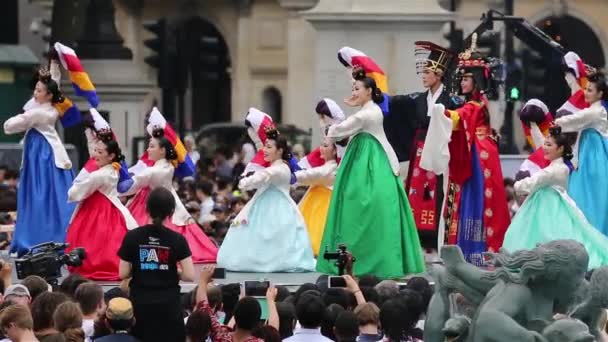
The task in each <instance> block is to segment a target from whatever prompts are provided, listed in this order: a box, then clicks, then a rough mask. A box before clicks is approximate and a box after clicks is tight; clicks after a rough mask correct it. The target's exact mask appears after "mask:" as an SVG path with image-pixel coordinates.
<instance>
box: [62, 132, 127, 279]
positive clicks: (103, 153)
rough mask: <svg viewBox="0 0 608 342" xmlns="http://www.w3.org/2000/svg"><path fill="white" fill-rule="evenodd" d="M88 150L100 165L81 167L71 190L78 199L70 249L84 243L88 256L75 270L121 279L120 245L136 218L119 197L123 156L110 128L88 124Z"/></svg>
mask: <svg viewBox="0 0 608 342" xmlns="http://www.w3.org/2000/svg"><path fill="white" fill-rule="evenodd" d="M85 133H86V136H87V139H88V146H89V153H90V155H91V156H92V157H93V159H94V160H95V162H96V164H97V167H98V168H97V169H96V170H94V171H92V172H89V171H88V170H87V169H86V168H85V169H83V170H81V171H80V173H79V174H78V177H76V179H75V180H74V184H72V187H71V188H70V190H69V191H68V200H69V201H70V202H79V203H78V207H77V208H76V211H75V212H74V216H73V217H72V221H71V223H70V226H69V228H68V234H67V239H66V240H67V243H69V244H70V246H69V248H68V249H67V251H70V250H72V249H74V248H77V247H84V249H85V252H86V258H85V259H84V261H83V264H82V266H78V267H73V268H71V271H72V272H76V273H79V274H81V275H82V276H84V277H85V278H87V279H92V280H106V281H111V280H120V277H119V274H118V264H119V258H118V254H117V253H118V249H119V248H120V246H121V244H122V240H123V239H124V237H125V234H126V233H127V230H129V229H133V228H136V227H137V222H136V221H135V219H133V216H131V213H130V212H129V210H128V209H127V208H126V207H125V206H124V205H123V204H122V202H121V201H120V199H119V198H118V190H117V185H118V181H119V170H120V168H121V165H120V163H121V161H122V160H123V159H124V157H123V155H122V153H121V150H120V146H119V145H118V142H117V141H116V140H114V135H113V133H112V131H111V130H109V129H104V130H99V131H98V132H97V133H94V132H93V130H92V129H90V128H87V129H86V131H85Z"/></svg>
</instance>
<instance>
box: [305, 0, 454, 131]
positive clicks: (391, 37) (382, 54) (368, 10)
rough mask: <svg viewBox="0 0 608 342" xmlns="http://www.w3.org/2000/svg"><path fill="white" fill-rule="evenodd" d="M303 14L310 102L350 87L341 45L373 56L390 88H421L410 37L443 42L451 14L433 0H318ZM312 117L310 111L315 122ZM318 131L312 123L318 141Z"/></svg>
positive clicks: (339, 98)
mask: <svg viewBox="0 0 608 342" xmlns="http://www.w3.org/2000/svg"><path fill="white" fill-rule="evenodd" d="M301 15H302V16H303V17H304V18H305V19H306V20H308V21H309V22H310V23H311V24H312V26H313V27H314V28H315V30H316V39H315V45H314V46H313V47H311V48H312V49H313V50H314V52H313V54H314V71H313V74H314V91H313V98H312V99H311V100H310V102H314V101H315V100H316V99H318V98H321V97H329V98H333V99H334V100H335V101H336V102H338V103H339V104H342V99H344V98H345V97H347V96H349V95H350V92H351V84H350V82H349V78H348V75H347V73H346V71H345V68H344V67H343V66H342V65H341V64H340V63H339V62H338V59H337V52H338V50H339V49H340V48H341V47H343V46H350V47H353V48H355V49H358V50H361V51H363V52H365V53H366V54H367V55H369V56H371V57H372V58H374V60H375V61H376V63H378V64H379V66H380V67H381V68H382V69H383V70H384V72H385V73H386V74H387V75H388V82H389V93H391V94H403V93H408V92H412V91H419V90H422V84H421V81H420V78H419V77H418V76H417V74H416V63H415V58H414V42H415V41H417V40H429V41H433V42H437V43H439V44H445V40H444V38H443V37H442V26H443V25H444V24H445V23H446V22H447V21H449V20H451V19H452V16H453V14H452V13H451V12H448V11H446V10H444V9H442V8H441V7H440V6H439V5H438V4H437V3H436V1H434V0H408V1H401V0H384V1H382V2H374V1H370V0H320V1H319V2H318V4H317V6H315V7H314V8H313V9H311V10H308V11H303V12H301ZM303 103H307V101H303ZM343 107H345V106H343ZM343 109H345V110H346V111H352V109H349V108H343ZM316 120H317V119H316V118H315V117H312V116H311V121H314V123H313V127H315V126H314V125H315V124H316ZM317 131H318V130H315V129H313V132H314V139H313V140H314V141H318V132H317Z"/></svg>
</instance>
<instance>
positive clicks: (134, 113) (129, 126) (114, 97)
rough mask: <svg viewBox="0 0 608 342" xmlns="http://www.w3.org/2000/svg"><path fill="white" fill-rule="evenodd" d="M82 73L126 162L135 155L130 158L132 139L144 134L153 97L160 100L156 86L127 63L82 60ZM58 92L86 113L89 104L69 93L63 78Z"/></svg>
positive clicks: (130, 63) (131, 63)
mask: <svg viewBox="0 0 608 342" xmlns="http://www.w3.org/2000/svg"><path fill="white" fill-rule="evenodd" d="M82 64H83V66H84V68H85V70H86V71H87V72H88V73H89V75H90V77H91V80H92V81H93V83H94V84H95V87H96V88H97V95H98V96H99V108H98V109H99V110H100V111H101V110H106V111H109V112H110V116H109V119H110V125H111V126H112V129H113V130H114V132H115V133H116V136H117V137H118V140H119V142H120V146H121V148H122V151H123V154H124V155H125V157H126V160H127V163H128V164H131V163H132V161H133V160H134V159H135V158H137V157H138V156H133V155H132V149H133V146H132V144H133V138H135V137H141V136H143V135H144V133H145V125H146V124H145V118H146V115H147V113H148V112H149V110H150V108H151V107H152V103H153V101H154V99H155V98H157V99H159V100H160V94H159V93H158V89H157V88H156V85H155V84H154V83H153V82H152V81H151V80H149V79H148V77H147V76H146V73H144V72H143V71H142V70H140V69H139V67H138V66H137V65H136V64H135V63H134V62H132V61H128V60H107V59H106V60H104V59H96V60H82ZM63 78H64V84H63V85H62V89H63V90H64V91H65V92H66V94H67V95H68V96H69V97H70V99H72V100H73V101H75V102H76V103H77V105H78V108H79V109H81V110H86V109H88V108H89V104H88V103H86V102H85V101H83V100H82V99H81V98H79V97H77V96H76V95H74V93H73V88H72V86H71V84H70V83H69V80H66V78H67V77H66V76H65V75H64V77H63Z"/></svg>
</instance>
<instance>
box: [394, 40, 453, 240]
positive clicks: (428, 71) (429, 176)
mask: <svg viewBox="0 0 608 342" xmlns="http://www.w3.org/2000/svg"><path fill="white" fill-rule="evenodd" d="M415 54H416V69H417V72H418V73H419V74H421V75H422V76H421V77H422V85H423V86H424V87H425V88H426V89H427V90H426V91H424V92H420V93H412V94H407V95H396V96H392V97H391V98H390V100H389V115H388V116H386V117H385V119H384V129H385V131H386V132H387V136H388V137H389V140H390V139H391V137H395V138H394V139H399V143H398V144H397V145H398V146H395V145H393V147H394V148H395V152H397V156H398V157H399V161H400V162H403V161H405V163H402V171H403V169H405V170H407V173H406V174H407V178H406V185H405V189H406V191H407V194H408V199H409V202H410V206H411V207H412V211H413V214H414V220H415V222H416V227H417V228H418V234H419V236H420V242H421V244H422V246H423V247H424V248H425V249H427V250H431V249H433V250H434V249H437V245H438V239H437V233H438V227H439V221H440V220H439V219H440V215H441V206H442V201H443V177H442V176H441V175H440V176H438V175H436V174H434V173H432V172H430V171H427V170H424V169H423V168H421V167H420V157H421V155H422V149H423V148H424V140H425V138H426V133H427V130H428V127H429V123H430V114H431V113H430V110H431V109H432V108H433V105H434V104H435V103H441V104H443V105H444V106H445V107H446V108H448V109H455V108H457V107H459V106H460V105H461V102H460V101H459V99H458V98H456V97H453V96H451V95H450V93H449V91H448V90H447V89H445V86H444V83H445V82H446V81H447V80H446V79H445V76H446V75H447V71H448V69H449V68H450V65H451V64H452V62H453V60H454V53H452V52H451V51H449V50H448V49H445V48H443V47H441V46H439V45H436V44H434V43H431V42H425V41H419V42H416V49H415ZM404 164H405V165H404Z"/></svg>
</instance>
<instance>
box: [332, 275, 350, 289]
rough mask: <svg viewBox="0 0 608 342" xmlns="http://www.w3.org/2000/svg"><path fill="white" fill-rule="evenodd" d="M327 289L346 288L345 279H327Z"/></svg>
mask: <svg viewBox="0 0 608 342" xmlns="http://www.w3.org/2000/svg"><path fill="white" fill-rule="evenodd" d="M328 287H329V288H333V287H346V279H344V278H343V277H329V278H328Z"/></svg>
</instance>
